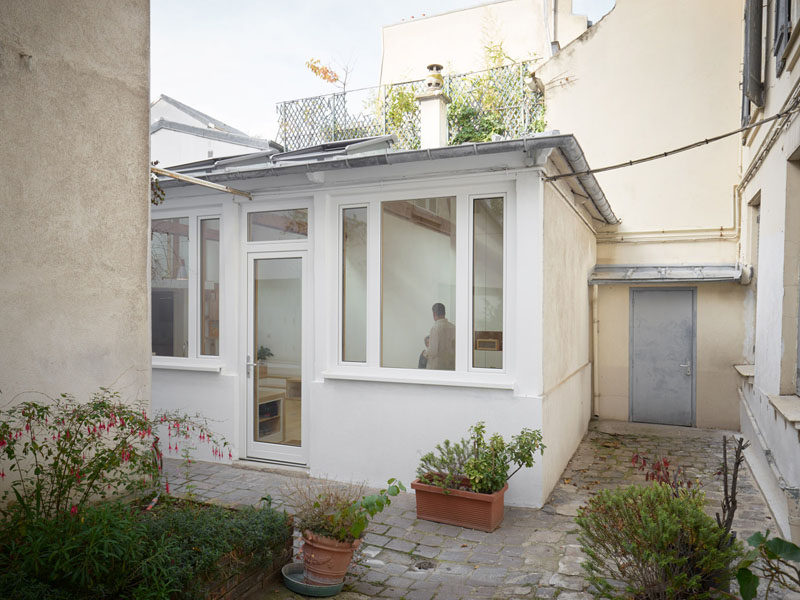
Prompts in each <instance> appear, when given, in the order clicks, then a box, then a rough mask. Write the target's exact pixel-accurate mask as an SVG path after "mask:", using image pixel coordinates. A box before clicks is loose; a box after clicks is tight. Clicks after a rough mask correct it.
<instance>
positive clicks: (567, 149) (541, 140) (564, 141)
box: [164, 132, 620, 225]
mask: <svg viewBox="0 0 800 600" xmlns="http://www.w3.org/2000/svg"><path fill="white" fill-rule="evenodd" d="M382 137H388V136H382ZM376 139H378V138H376ZM378 141H380V142H381V143H383V144H385V145H387V146H388V140H384V139H380V140H378ZM353 142H354V141H353V140H346V141H345V142H341V143H340V144H344V145H345V147H344V148H335V149H333V150H334V151H333V152H327V153H325V154H324V156H321V155H320V154H321V152H320V151H315V152H312V153H311V154H309V155H306V156H302V154H300V155H298V154H295V153H294V152H293V153H292V155H291V156H290V158H291V160H286V158H285V155H284V159H283V160H280V161H275V162H273V161H274V160H275V156H274V155H272V156H264V157H260V162H262V163H263V166H260V167H259V166H252V165H248V166H245V165H244V164H240V165H238V166H234V165H233V164H227V165H225V168H224V169H221V168H219V167H218V166H217V165H216V164H208V165H205V166H202V167H201V165H200V163H197V164H195V165H185V167H187V168H188V167H192V168H191V170H192V171H193V172H194V175H195V177H202V178H203V179H206V180H208V181H213V182H216V183H223V182H231V181H237V182H238V181H243V180H246V179H255V178H264V177H276V176H282V175H292V174H306V175H307V174H309V173H314V172H323V171H337V170H342V169H355V168H361V167H381V166H391V165H406V164H409V163H421V162H427V161H435V160H443V159H457V158H469V157H481V156H484V157H487V156H491V155H498V154H502V153H521V154H523V155H526V156H528V157H530V158H531V159H534V160H532V162H531V163H530V165H531V166H533V165H534V164H535V163H536V160H535V157H536V156H537V155H538V154H539V153H541V152H542V151H548V150H553V149H556V150H558V151H559V152H560V153H561V154H562V155H563V157H564V160H565V162H566V165H567V167H568V168H569V169H570V170H571V172H572V173H582V172H583V171H586V170H587V169H588V164H587V162H586V158H585V156H584V154H583V150H582V149H581V147H580V145H579V144H578V141H577V140H576V139H575V137H574V136H573V135H571V134H560V133H554V132H544V133H538V134H534V135H531V136H527V137H524V138H519V139H513V140H500V141H495V142H478V143H467V144H460V145H458V146H443V147H441V148H429V149H423V150H401V151H396V150H394V151H390V150H388V148H384V149H382V150H377V151H367V152H363V150H364V148H361V147H358V148H357V150H361V151H362V152H360V153H355V154H350V153H348V152H350V151H352V150H354V149H353V148H352V147H351V148H350V149H349V150H348V149H347V148H348V145H349V146H353ZM370 143H371V144H372V143H374V141H372V140H371V141H370ZM545 155H546V152H545ZM244 159H245V156H244V155H242V157H239V158H237V159H236V161H235V162H239V163H241V162H242V161H243V160H244ZM226 162H228V161H226ZM198 167H199V168H198ZM173 170H178V169H176V168H175V167H173ZM180 170H181V171H183V170H184V169H180ZM575 179H576V180H577V182H578V184H579V185H580V187H581V188H583V191H584V192H585V194H586V196H587V197H588V198H589V201H590V202H591V206H592V207H593V210H594V211H595V212H596V214H597V218H598V219H601V220H602V221H604V222H605V223H607V224H611V225H615V224H617V223H619V222H620V221H619V219H618V218H617V216H616V215H615V214H614V211H613V210H612V209H611V206H610V205H609V203H608V200H607V199H606V197H605V194H604V193H603V190H602V189H601V188H600V185H599V184H598V183H597V180H596V179H595V177H594V175H592V174H590V173H589V174H581V175H578V176H577V177H576V178H575ZM175 185H182V183H181V182H179V181H173V182H166V183H165V185H164V187H165V188H167V187H172V186H175Z"/></svg>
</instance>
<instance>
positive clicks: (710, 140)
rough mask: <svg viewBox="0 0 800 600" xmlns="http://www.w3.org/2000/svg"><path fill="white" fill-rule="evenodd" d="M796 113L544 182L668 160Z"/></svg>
mask: <svg viewBox="0 0 800 600" xmlns="http://www.w3.org/2000/svg"><path fill="white" fill-rule="evenodd" d="M796 112H800V106H798V104H797V103H795V105H794V106H792V108H789V109H787V110H784V111H782V112H779V113H776V114H774V115H772V116H771V117H767V118H766V119H761V120H760V121H756V122H754V123H751V124H750V125H746V126H744V127H740V128H739V129H736V130H734V131H729V132H727V133H723V134H720V135H716V136H714V137H710V138H706V139H704V140H699V141H697V142H694V143H692V144H688V145H686V146H681V147H680V148H675V149H673V150H667V151H666V152H659V153H658V154H651V155H650V156H645V157H643V158H636V159H633V160H628V161H625V162H621V163H617V164H614V165H608V166H606V167H599V168H597V169H587V170H585V171H578V172H577V173H561V174H559V175H551V176H549V177H545V178H544V181H557V180H559V179H566V178H568V177H579V176H581V175H594V174H595V173H604V172H606V171H614V170H616V169H622V168H625V167H632V166H634V165H639V164H641V163H645V162H650V161H652V160H658V159H659V158H666V157H668V156H672V155H674V154H679V153H681V152H686V151H687V150H693V149H694V148H699V147H701V146H705V145H706V144H711V143H713V142H717V141H719V140H722V139H725V138H727V137H730V136H732V135H736V134H737V133H742V132H744V131H748V130H750V129H755V128H756V127H760V126H761V125H763V124H764V123H770V122H772V121H775V120H777V119H780V118H783V117H788V116H789V115H791V114H794V113H796Z"/></svg>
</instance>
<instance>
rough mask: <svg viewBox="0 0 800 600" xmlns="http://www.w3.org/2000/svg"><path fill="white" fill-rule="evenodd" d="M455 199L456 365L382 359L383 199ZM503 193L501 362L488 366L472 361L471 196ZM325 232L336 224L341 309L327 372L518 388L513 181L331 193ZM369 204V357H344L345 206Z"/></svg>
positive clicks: (334, 240) (334, 245)
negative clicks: (418, 365)
mask: <svg viewBox="0 0 800 600" xmlns="http://www.w3.org/2000/svg"><path fill="white" fill-rule="evenodd" d="M434 197H435V198H438V197H455V198H456V311H455V312H456V315H455V320H454V324H455V326H456V368H455V370H454V371H438V370H421V369H403V368H393V367H382V366H381V365H380V343H381V340H380V335H381V322H380V312H381V310H380V309H381V294H380V284H381V280H380V278H381V264H380V262H381V233H382V232H381V216H382V213H381V211H382V204H383V202H391V201H395V200H418V199H422V198H434ZM498 197H502V198H503V228H504V229H503V261H504V264H503V368H502V369H488V368H475V367H473V366H472V339H473V335H472V331H473V318H472V304H473V299H472V293H473V289H472V285H473V277H474V274H473V268H472V254H473V231H474V230H473V227H474V224H473V216H472V211H473V202H474V200H475V199H480V198H498ZM329 202H330V203H331V204H332V207H333V210H330V211H329V215H330V217H329V221H328V224H327V230H328V231H331V230H332V231H335V232H336V234H335V235H332V236H331V238H332V241H331V243H329V244H328V246H327V247H328V249H329V252H330V253H331V255H332V256H336V263H335V269H336V272H337V274H336V277H335V278H334V282H335V287H333V288H331V289H330V293H331V294H332V295H333V294H335V296H334V298H335V300H334V301H333V302H331V303H330V306H331V308H334V307H335V310H336V318H335V321H336V324H335V326H334V327H332V328H331V329H329V331H330V332H331V337H332V338H333V339H332V340H331V343H330V344H329V345H328V347H329V350H328V360H327V364H328V368H327V369H325V370H324V371H323V372H322V376H323V377H324V378H326V379H347V380H366V381H384V382H396V383H413V384H428V385H444V386H461V387H477V388H497V389H513V388H514V378H513V374H512V373H511V372H510V370H509V366H510V365H513V364H515V363H514V361H513V357H512V356H511V355H510V354H509V353H510V352H513V350H512V348H513V347H514V346H513V333H512V332H511V331H510V330H509V327H508V324H509V323H512V322H514V320H513V319H514V307H513V304H512V302H510V300H511V293H512V290H510V289H509V276H508V274H509V272H510V271H511V270H512V269H513V268H515V267H514V265H512V264H510V260H509V258H510V255H509V249H510V248H511V247H513V244H514V243H515V241H514V239H513V234H514V232H513V231H512V230H511V228H510V227H509V224H510V222H511V221H510V215H513V214H514V213H515V212H516V191H515V180H514V179H513V178H509V177H508V175H505V174H498V175H497V176H494V177H491V176H489V177H487V176H486V175H485V174H483V176H482V177H481V178H480V179H478V178H477V177H476V178H469V181H467V182H466V183H465V182H463V181H459V182H457V183H446V182H415V183H413V184H405V185H402V184H398V185H383V186H375V187H373V186H366V187H362V188H359V189H355V190H337V191H335V192H331V194H330V196H329ZM355 207H367V209H368V218H367V285H366V289H367V324H366V332H367V360H366V362H365V363H354V362H344V361H342V355H341V344H342V334H343V331H342V317H341V315H342V309H343V306H342V293H341V292H342V269H341V266H342V233H341V229H342V214H343V213H342V211H343V209H344V208H355Z"/></svg>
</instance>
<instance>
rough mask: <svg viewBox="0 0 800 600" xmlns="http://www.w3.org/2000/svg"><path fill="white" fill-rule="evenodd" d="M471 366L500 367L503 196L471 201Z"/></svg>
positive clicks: (501, 357)
mask: <svg viewBox="0 0 800 600" xmlns="http://www.w3.org/2000/svg"><path fill="white" fill-rule="evenodd" d="M472 215H473V220H472V222H473V237H472V318H473V320H472V330H473V347H472V366H473V367H477V368H483V369H502V368H503V199H502V198H480V199H477V200H475V201H474V202H473V205H472Z"/></svg>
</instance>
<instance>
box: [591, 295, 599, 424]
mask: <svg viewBox="0 0 800 600" xmlns="http://www.w3.org/2000/svg"><path fill="white" fill-rule="evenodd" d="M599 287H600V286H598V285H597V284H596V283H595V284H594V285H593V286H592V414H591V417H590V418H593V417H596V416H597V400H598V398H599V397H600V372H599V370H598V368H597V359H598V357H599V356H600V339H599V336H600V309H599V308H598V306H597V304H598V298H599V296H600V293H599Z"/></svg>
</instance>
